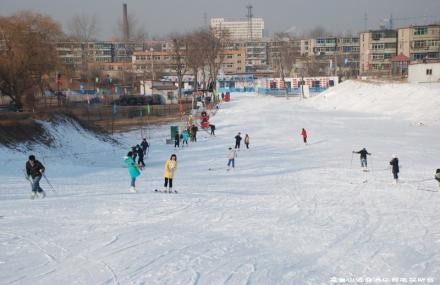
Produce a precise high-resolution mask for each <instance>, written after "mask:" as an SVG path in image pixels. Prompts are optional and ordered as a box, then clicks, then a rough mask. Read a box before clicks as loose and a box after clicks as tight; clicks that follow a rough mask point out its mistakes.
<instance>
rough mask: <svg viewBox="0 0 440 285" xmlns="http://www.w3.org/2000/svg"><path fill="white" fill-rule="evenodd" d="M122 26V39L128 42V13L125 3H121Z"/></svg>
mask: <svg viewBox="0 0 440 285" xmlns="http://www.w3.org/2000/svg"><path fill="white" fill-rule="evenodd" d="M122 26H123V29H124V41H125V42H128V41H129V40H130V29H129V27H128V13H127V4H126V3H124V4H122Z"/></svg>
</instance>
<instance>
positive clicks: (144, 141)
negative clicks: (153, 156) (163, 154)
mask: <svg viewBox="0 0 440 285" xmlns="http://www.w3.org/2000/svg"><path fill="white" fill-rule="evenodd" d="M141 146H142V151H143V152H144V155H145V154H146V153H147V149H148V148H149V147H150V144H149V143H148V142H147V139H145V138H144V139H143V140H142V142H141Z"/></svg>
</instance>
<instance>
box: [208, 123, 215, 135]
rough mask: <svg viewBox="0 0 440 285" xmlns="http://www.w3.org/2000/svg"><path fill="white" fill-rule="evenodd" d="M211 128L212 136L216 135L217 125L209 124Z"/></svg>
mask: <svg viewBox="0 0 440 285" xmlns="http://www.w3.org/2000/svg"><path fill="white" fill-rule="evenodd" d="M209 128H210V129H211V136H215V125H213V124H209Z"/></svg>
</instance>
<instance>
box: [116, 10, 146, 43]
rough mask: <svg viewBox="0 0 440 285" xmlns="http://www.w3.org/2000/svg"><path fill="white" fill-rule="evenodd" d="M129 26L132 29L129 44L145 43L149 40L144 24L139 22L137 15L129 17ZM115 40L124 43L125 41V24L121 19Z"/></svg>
mask: <svg viewBox="0 0 440 285" xmlns="http://www.w3.org/2000/svg"><path fill="white" fill-rule="evenodd" d="M128 26H129V27H130V34H129V39H128V41H129V42H144V41H145V40H146V39H147V38H148V32H147V31H146V30H145V27H144V25H143V24H142V23H140V22H139V20H138V18H137V17H136V15H135V14H131V13H130V14H129V15H128ZM115 32H116V33H115V35H114V36H115V39H116V40H118V41H123V39H124V22H123V19H122V18H119V20H118V23H117V28H116V30H115Z"/></svg>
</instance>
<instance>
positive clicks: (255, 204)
mask: <svg viewBox="0 0 440 285" xmlns="http://www.w3.org/2000/svg"><path fill="white" fill-rule="evenodd" d="M350 84H355V83H347V85H348V86H350ZM342 86H344V84H343V85H342ZM354 86H357V85H354ZM341 88H342V87H341ZM359 88H360V87H359ZM371 88H372V89H373V87H371ZM374 88H376V87H374ZM377 88H383V90H384V91H383V93H387V92H388V91H390V92H391V91H392V90H393V89H394V88H392V87H389V86H382V87H377ZM341 90H343V89H341ZM378 90H379V89H378ZM331 92H332V91H329V92H327V95H326V96H327V99H322V98H321V99H319V98H313V99H309V100H299V99H297V98H295V99H294V98H291V99H289V100H286V99H285V98H274V97H266V96H257V95H254V94H252V95H245V94H233V95H232V101H231V102H229V103H224V104H222V105H221V106H220V110H219V111H218V112H217V114H216V116H214V117H212V118H211V122H212V123H214V124H215V125H216V127H217V129H216V136H215V137H214V136H210V135H209V134H208V133H207V132H205V131H203V130H202V131H200V132H199V134H198V141H197V143H191V144H190V145H189V146H188V147H185V148H184V149H179V150H174V146H172V145H166V144H165V143H164V142H165V139H166V137H167V136H169V126H162V127H149V128H147V129H146V130H143V134H145V133H147V137H148V138H149V141H150V143H151V149H150V152H149V154H148V158H147V159H146V163H147V167H146V168H145V170H144V171H143V172H142V174H141V176H140V177H139V178H138V180H137V182H136V183H137V185H136V186H137V187H136V188H137V190H138V192H137V193H129V192H128V190H129V177H128V171H127V168H124V165H123V157H124V155H126V153H127V151H128V149H129V147H130V146H132V145H134V144H136V143H140V140H141V135H142V134H141V131H140V130H133V131H131V132H129V133H125V134H120V135H117V138H118V139H119V140H120V141H121V142H122V145H112V144H110V143H108V142H103V141H100V140H98V139H96V138H95V137H94V136H92V135H90V134H88V133H87V132H83V131H78V130H77V128H76V127H75V126H74V125H72V124H65V125H58V126H52V125H50V124H47V127H48V128H50V129H51V131H52V135H53V136H54V137H56V138H57V140H58V142H59V148H57V149H47V148H45V147H42V146H39V147H36V148H35V149H34V150H33V151H31V152H30V151H28V152H22V153H21V152H16V151H11V150H6V149H5V148H0V160H1V165H2V166H1V169H0V179H1V186H0V189H1V190H0V280H1V282H0V283H1V284H146V285H150V284H194V285H195V284H199V285H201V284H289V285H291V284H299V285H300V284H335V283H336V282H339V281H341V280H343V279H342V278H346V279H347V280H349V279H348V278H358V280H364V281H365V280H370V279H368V278H372V279H373V280H376V281H375V282H370V284H371V283H377V282H379V281H378V280H381V281H380V282H381V283H380V284H393V283H391V280H392V279H391V278H401V279H402V280H407V281H408V283H409V281H410V280H415V279H413V278H422V279H423V278H424V279H423V280H425V281H424V282H422V281H420V282H418V283H417V284H439V283H440V215H439V211H438V208H439V205H440V193H438V189H439V186H438V184H437V183H436V182H435V181H434V179H433V176H434V171H435V169H436V168H440V159H439V153H440V143H439V141H440V127H439V126H438V125H436V124H434V125H423V126H421V125H417V124H414V123H413V122H412V121H411V120H402V117H403V116H404V115H403V113H402V115H401V117H400V118H399V117H394V116H388V114H386V115H387V116H384V115H381V113H382V114H383V113H389V112H392V109H391V108H390V109H389V107H391V106H397V104H398V103H399V102H401V101H402V100H404V99H402V100H397V99H393V98H397V95H392V96H391V95H390V98H387V99H384V101H383V102H384V103H383V106H382V97H377V95H371V96H370V95H369V94H364V95H363V96H364V97H365V99H362V100H363V101H362V102H370V103H371V102H373V101H372V100H376V101H375V102H376V104H375V106H377V109H370V111H374V112H372V113H367V112H364V111H368V110H361V109H362V104H360V103H359V104H360V105H359V106H357V105H356V104H358V103H356V100H354V99H350V97H349V95H347V94H345V91H344V92H342V91H341V94H335V93H331ZM397 93H398V92H396V94H397ZM403 93H404V92H402V94H403ZM393 94H394V93H393ZM339 95H341V98H342V97H343V98H346V99H344V100H342V99H338V97H339ZM402 96H404V97H403V98H406V97H408V98H409V96H410V95H409V94H406V93H405V94H403V95H402ZM430 96H434V95H433V94H431V95H430ZM333 97H334V99H332V98H333ZM367 97H368V98H367ZM430 101H431V104H432V105H434V103H435V104H436V106H428V105H427V106H428V107H430V108H433V110H434V108H435V110H437V111H438V110H439V106H440V104H439V103H438V101H436V100H434V99H432V100H430ZM341 102H344V104H345V105H344V106H345V107H347V108H348V109H350V110H351V111H356V112H348V111H343V108H338V110H337V111H334V110H333V108H330V109H329V110H323V109H322V108H321V107H323V106H324V105H325V104H330V103H331V104H336V103H338V104H339V103H341ZM370 103H369V105H368V106H369V107H372V106H373V104H370ZM315 104H316V105H319V107H320V108H319V109H318V108H315ZM365 104H367V103H365ZM393 104H394V105H393ZM431 104H429V105H431ZM410 105H411V104H409V105H408V106H405V112H406V113H407V114H409V115H408V117H410V116H414V117H413V118H418V116H420V117H424V116H431V115H430V114H425V111H423V112H420V111H419V109H418V106H415V105H414V104H412V105H413V107H414V109H413V110H412V109H411V106H410ZM349 107H350V108H349ZM379 108H383V109H379ZM426 108H427V107H426ZM367 109H368V108H367ZM359 111H362V112H359ZM382 111H387V112H382ZM437 115H438V112H437ZM429 118H430V119H433V120H435V119H436V117H435V115H432V117H429ZM303 127H304V128H306V129H307V131H308V132H309V144H308V145H304V144H303V142H302V138H301V137H300V132H301V128H303ZM238 132H241V133H242V136H243V137H244V135H245V134H246V133H248V134H249V135H250V149H249V150H247V149H245V148H244V147H243V144H242V147H241V149H240V150H239V151H238V157H237V159H236V168H235V169H234V170H231V171H226V163H227V157H226V156H227V153H228V147H230V146H233V145H234V136H235V135H236V134H237V133H238ZM363 147H366V148H367V150H368V151H369V152H370V153H372V155H371V156H369V157H368V158H369V160H368V162H369V169H370V171H369V172H363V171H362V170H361V168H360V164H359V155H358V154H354V155H352V151H353V150H360V149H361V148H363ZM31 153H34V154H35V155H36V156H37V159H40V161H41V162H43V164H45V166H46V168H47V171H46V174H47V177H48V178H49V179H50V182H51V184H52V185H53V186H54V188H55V189H56V193H54V192H52V191H51V190H50V187H49V185H48V184H47V182H46V181H45V180H42V183H41V185H42V187H43V188H44V189H45V190H46V192H47V197H46V199H44V200H41V199H39V200H30V199H29V195H30V186H29V183H28V181H26V180H25V179H24V175H23V172H22V171H23V168H24V164H25V162H26V158H27V156H28V155H29V154H31ZM172 153H176V154H177V160H178V169H177V173H176V177H175V179H174V188H175V189H176V190H178V191H179V194H163V193H154V192H153V190H154V189H155V188H158V189H162V187H163V178H162V175H163V168H164V164H165V161H166V159H168V158H169V157H170V155H171V154H172ZM393 154H396V155H397V156H398V157H399V159H400V163H401V172H400V179H401V181H400V183H399V184H397V185H396V184H393V179H392V174H391V170H390V168H389V161H390V160H391V156H392V155H393ZM364 181H367V182H366V183H363V182H364ZM362 278H363V279H362ZM338 280H339V281H338ZM387 280H388V281H389V282H388V283H387V282H386V281H387ZM394 280H396V279H394ZM420 280H421V279H420ZM364 281H362V282H361V281H359V283H357V284H364V283H365V282H366V281H365V282H364ZM341 282H342V281H341ZM342 283H344V282H342ZM352 284H355V283H354V282H353V283H352ZM394 284H396V283H394ZM397 284H400V283H397Z"/></svg>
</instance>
